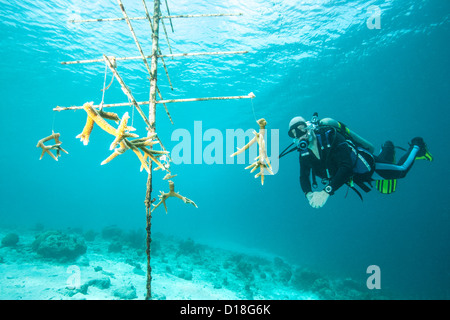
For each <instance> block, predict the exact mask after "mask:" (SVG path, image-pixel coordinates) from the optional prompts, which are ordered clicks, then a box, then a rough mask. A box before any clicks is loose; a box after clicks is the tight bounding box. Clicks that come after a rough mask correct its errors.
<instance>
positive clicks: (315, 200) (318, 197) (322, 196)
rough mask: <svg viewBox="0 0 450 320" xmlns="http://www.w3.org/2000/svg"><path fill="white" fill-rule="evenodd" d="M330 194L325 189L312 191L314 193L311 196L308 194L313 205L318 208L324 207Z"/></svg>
mask: <svg viewBox="0 0 450 320" xmlns="http://www.w3.org/2000/svg"><path fill="white" fill-rule="evenodd" d="M329 196H330V195H329V194H328V193H326V192H325V191H323V190H322V191H315V192H312V195H311V196H310V197H308V195H306V197H307V198H308V200H309V204H310V205H311V207H313V208H316V209H318V208H322V207H323V206H324V205H325V203H326V202H327V200H328V197H329Z"/></svg>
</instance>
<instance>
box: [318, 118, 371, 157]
mask: <svg viewBox="0 0 450 320" xmlns="http://www.w3.org/2000/svg"><path fill="white" fill-rule="evenodd" d="M320 125H323V126H330V127H333V128H336V129H337V130H338V132H339V133H341V134H342V135H344V137H345V138H346V139H348V140H351V141H352V142H354V143H355V145H357V146H360V147H362V148H364V149H366V150H367V151H369V152H370V153H373V152H374V151H375V147H374V146H373V144H371V143H370V142H369V141H367V140H366V139H364V138H362V137H361V136H360V135H358V134H356V133H355V132H353V131H352V130H350V129H349V128H348V127H347V126H346V125H345V124H343V123H342V122H339V121H336V120H334V119H332V118H324V119H322V120H320Z"/></svg>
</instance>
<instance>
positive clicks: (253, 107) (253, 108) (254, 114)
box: [250, 98, 258, 122]
mask: <svg viewBox="0 0 450 320" xmlns="http://www.w3.org/2000/svg"><path fill="white" fill-rule="evenodd" d="M250 100H251V101H252V111H253V117H254V118H255V121H256V122H258V120H257V119H256V113H255V106H254V105H253V98H251V99H250Z"/></svg>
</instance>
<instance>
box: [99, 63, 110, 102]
mask: <svg viewBox="0 0 450 320" xmlns="http://www.w3.org/2000/svg"><path fill="white" fill-rule="evenodd" d="M107 73H108V66H107V65H106V63H105V76H104V78H103V89H102V102H100V110H102V109H103V102H104V100H105V91H106V89H105V87H106V74H107Z"/></svg>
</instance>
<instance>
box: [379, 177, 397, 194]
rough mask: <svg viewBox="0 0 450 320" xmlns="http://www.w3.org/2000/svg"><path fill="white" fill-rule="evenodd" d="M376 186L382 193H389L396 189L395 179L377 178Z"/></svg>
mask: <svg viewBox="0 0 450 320" xmlns="http://www.w3.org/2000/svg"><path fill="white" fill-rule="evenodd" d="M376 188H377V190H378V191H380V192H381V193H383V194H391V193H393V192H395V190H396V189H397V179H392V180H377V182H376Z"/></svg>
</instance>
